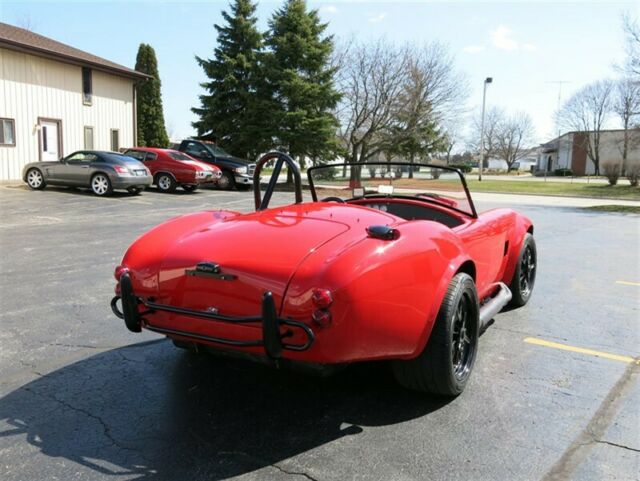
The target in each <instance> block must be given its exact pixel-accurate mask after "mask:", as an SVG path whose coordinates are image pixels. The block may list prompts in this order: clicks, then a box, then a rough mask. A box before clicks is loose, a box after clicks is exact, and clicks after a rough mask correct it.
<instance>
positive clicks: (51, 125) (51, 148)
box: [40, 120, 61, 162]
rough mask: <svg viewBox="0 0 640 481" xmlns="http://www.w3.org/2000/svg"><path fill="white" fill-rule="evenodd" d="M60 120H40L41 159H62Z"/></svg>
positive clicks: (47, 160) (48, 160)
mask: <svg viewBox="0 0 640 481" xmlns="http://www.w3.org/2000/svg"><path fill="white" fill-rule="evenodd" d="M60 135H61V132H60V121H57V120H40V160H41V161H43V162H52V161H57V160H59V159H60V155H61V152H60V145H61V142H60V140H61V139H60Z"/></svg>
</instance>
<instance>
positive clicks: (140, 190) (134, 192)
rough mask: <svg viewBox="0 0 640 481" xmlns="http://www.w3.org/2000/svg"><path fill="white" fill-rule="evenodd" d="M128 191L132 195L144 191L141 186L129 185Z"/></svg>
mask: <svg viewBox="0 0 640 481" xmlns="http://www.w3.org/2000/svg"><path fill="white" fill-rule="evenodd" d="M127 192H129V193H130V194H131V195H139V194H140V192H142V189H141V188H140V187H129V188H128V189H127Z"/></svg>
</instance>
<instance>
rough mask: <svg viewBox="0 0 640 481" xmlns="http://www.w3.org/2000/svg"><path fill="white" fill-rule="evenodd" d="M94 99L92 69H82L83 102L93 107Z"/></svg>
mask: <svg viewBox="0 0 640 481" xmlns="http://www.w3.org/2000/svg"><path fill="white" fill-rule="evenodd" d="M92 97H93V82H92V79H91V69H90V68H87V67H82V101H83V102H84V103H85V104H87V105H91V99H92Z"/></svg>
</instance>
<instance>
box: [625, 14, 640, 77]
mask: <svg viewBox="0 0 640 481" xmlns="http://www.w3.org/2000/svg"><path fill="white" fill-rule="evenodd" d="M622 25H623V29H624V34H625V43H626V45H625V50H626V54H627V58H626V59H625V64H624V66H623V67H622V68H621V70H623V71H624V72H625V73H626V74H627V75H628V76H630V77H635V79H636V80H638V79H639V78H640V24H639V23H638V20H637V19H635V18H633V17H631V15H630V14H629V13H626V14H624V16H623V17H622Z"/></svg>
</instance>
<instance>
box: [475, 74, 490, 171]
mask: <svg viewBox="0 0 640 481" xmlns="http://www.w3.org/2000/svg"><path fill="white" fill-rule="evenodd" d="M491 82H493V77H487V78H486V79H484V90H483V91H482V117H481V118H480V163H479V165H478V167H479V168H478V181H482V164H484V106H485V102H486V99H487V85H489V84H490V83H491Z"/></svg>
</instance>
